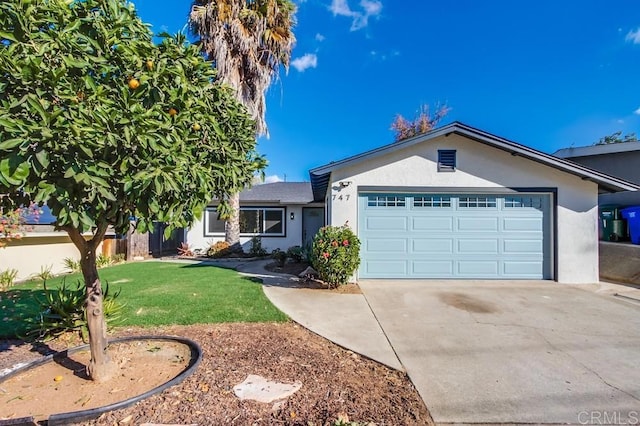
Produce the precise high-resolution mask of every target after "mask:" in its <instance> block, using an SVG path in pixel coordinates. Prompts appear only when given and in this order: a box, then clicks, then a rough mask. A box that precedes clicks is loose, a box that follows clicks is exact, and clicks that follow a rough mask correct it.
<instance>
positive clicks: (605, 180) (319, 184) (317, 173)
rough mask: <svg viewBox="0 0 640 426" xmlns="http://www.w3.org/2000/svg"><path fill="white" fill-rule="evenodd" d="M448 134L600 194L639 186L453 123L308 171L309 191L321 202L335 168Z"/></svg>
mask: <svg viewBox="0 0 640 426" xmlns="http://www.w3.org/2000/svg"><path fill="white" fill-rule="evenodd" d="M450 134H458V135H461V136H464V137H467V138H469V139H472V140H475V141H477V142H480V143H484V144H485V145H489V146H492V147H494V148H498V149H501V150H503V151H506V152H509V153H510V154H511V155H515V156H521V157H523V158H527V159H529V160H531V161H535V162H537V163H539V164H543V165H545V166H548V167H553V168H555V169H557V170H560V171H563V172H565V173H569V174H573V175H575V176H578V177H580V178H582V179H584V180H590V181H592V182H594V183H596V184H597V185H598V190H599V191H602V192H621V191H637V190H639V189H640V186H638V185H636V184H634V183H632V182H628V181H626V180H623V179H619V178H616V177H614V176H609V175H607V174H605V173H601V172H598V171H596V170H592V169H589V168H587V167H584V166H581V165H579V164H576V163H573V162H571V161H569V160H564V159H562V158H558V157H554V156H553V155H549V154H545V153H543V152H541V151H538V150H536V149H533V148H529V147H527V146H525V145H521V144H519V143H517V142H513V141H510V140H508V139H504V138H501V137H498V136H495V135H493V134H491V133H487V132H484V131H482V130H479V129H476V128H474V127H471V126H468V125H466V124H463V123H460V122H454V123H451V124H449V125H446V126H443V127H440V128H438V129H434V130H432V131H430V132H427V133H424V134H422V135H418V136H415V137H413V138H410V139H407V140H404V141H402V142H396V143H392V144H389V145H384V146H382V147H380V148H376V149H373V150H371V151H367V152H364V153H362V154H358V155H355V156H352V157H348V158H345V159H344V160H340V161H336V162H332V163H329V164H325V165H324V166H320V167H316V168H314V169H311V170H310V171H309V175H310V178H311V186H312V189H313V195H314V199H315V200H316V201H321V200H324V196H325V194H326V191H327V187H328V183H329V179H330V175H331V172H332V171H334V170H336V169H339V168H342V167H345V166H347V165H349V164H353V163H357V162H360V161H363V160H367V159H371V158H375V157H377V156H380V155H385V154H388V153H389V152H393V151H395V150H398V149H404V148H407V147H411V146H413V145H415V144H418V143H422V142H425V141H428V140H430V139H435V138H437V137H440V136H448V135H450ZM319 197H320V198H319Z"/></svg>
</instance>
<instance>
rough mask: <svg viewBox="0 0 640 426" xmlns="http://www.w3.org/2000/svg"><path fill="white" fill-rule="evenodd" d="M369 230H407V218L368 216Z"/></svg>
mask: <svg viewBox="0 0 640 426" xmlns="http://www.w3.org/2000/svg"><path fill="white" fill-rule="evenodd" d="M367 230H369V231H406V230H407V218H406V217H393V216H380V217H369V218H367Z"/></svg>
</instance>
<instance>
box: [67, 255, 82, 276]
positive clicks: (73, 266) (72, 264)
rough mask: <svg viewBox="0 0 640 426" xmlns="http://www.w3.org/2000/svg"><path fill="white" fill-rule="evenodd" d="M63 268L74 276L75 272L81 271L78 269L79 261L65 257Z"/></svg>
mask: <svg viewBox="0 0 640 426" xmlns="http://www.w3.org/2000/svg"><path fill="white" fill-rule="evenodd" d="M64 266H65V268H67V269H68V270H69V272H71V273H72V274H75V273H76V272H80V271H81V269H80V261H79V260H75V259H74V258H72V257H65V258H64Z"/></svg>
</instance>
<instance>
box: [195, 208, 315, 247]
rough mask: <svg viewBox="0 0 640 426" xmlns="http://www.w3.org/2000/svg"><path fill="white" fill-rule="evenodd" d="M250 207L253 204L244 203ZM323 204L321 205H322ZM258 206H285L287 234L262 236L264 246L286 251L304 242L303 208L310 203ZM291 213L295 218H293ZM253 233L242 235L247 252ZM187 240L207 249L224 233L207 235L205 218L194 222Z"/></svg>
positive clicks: (242, 241)
mask: <svg viewBox="0 0 640 426" xmlns="http://www.w3.org/2000/svg"><path fill="white" fill-rule="evenodd" d="M243 206H246V207H250V206H251V205H249V204H247V205H245V204H243ZM321 206H322V205H320V207H321ZM256 207H285V215H284V216H285V235H284V236H283V237H267V236H262V237H261V238H262V247H263V248H264V249H265V250H267V251H268V252H271V251H273V250H275V249H280V250H283V251H286V250H287V249H288V248H289V247H292V246H299V245H301V244H302V209H303V207H309V206H308V205H305V206H301V205H288V206H282V205H272V206H270V205H265V204H260V205H259V206H256ZM291 213H293V216H294V218H293V219H291ZM251 238H252V236H251V235H241V237H240V243H241V244H242V248H243V250H244V251H245V253H247V252H249V248H250V247H251ZM186 241H187V244H189V246H190V247H191V249H201V250H203V251H206V250H207V249H208V248H209V247H210V246H212V245H213V244H215V243H216V242H218V241H224V233H219V234H216V235H211V236H207V235H206V233H205V225H204V221H203V218H201V219H200V220H198V221H196V222H194V224H193V225H192V226H191V228H189V230H188V231H187V232H186Z"/></svg>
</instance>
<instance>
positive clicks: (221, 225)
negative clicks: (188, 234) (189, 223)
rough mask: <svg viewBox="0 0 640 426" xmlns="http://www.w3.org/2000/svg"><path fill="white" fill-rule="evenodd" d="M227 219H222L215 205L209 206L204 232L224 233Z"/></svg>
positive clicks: (208, 233)
mask: <svg viewBox="0 0 640 426" xmlns="http://www.w3.org/2000/svg"><path fill="white" fill-rule="evenodd" d="M224 231H225V221H224V220H222V219H220V213H218V210H217V209H216V208H215V207H212V208H208V209H207V210H206V212H205V214H204V234H205V235H213V234H224Z"/></svg>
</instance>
